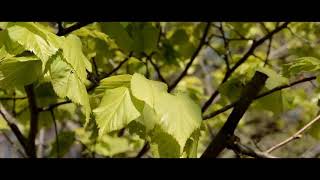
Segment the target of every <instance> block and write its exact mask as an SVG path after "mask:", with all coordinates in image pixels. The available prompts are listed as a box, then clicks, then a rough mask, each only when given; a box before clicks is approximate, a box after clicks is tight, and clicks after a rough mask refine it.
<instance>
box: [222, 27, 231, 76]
mask: <svg viewBox="0 0 320 180" xmlns="http://www.w3.org/2000/svg"><path fill="white" fill-rule="evenodd" d="M219 30H220V33H221V34H222V40H223V44H224V49H225V51H226V53H225V54H224V60H225V63H226V66H227V71H229V70H230V64H229V57H228V56H229V55H231V54H230V50H229V41H228V40H227V38H226V36H225V32H224V29H223V24H222V22H221V23H220V27H219Z"/></svg>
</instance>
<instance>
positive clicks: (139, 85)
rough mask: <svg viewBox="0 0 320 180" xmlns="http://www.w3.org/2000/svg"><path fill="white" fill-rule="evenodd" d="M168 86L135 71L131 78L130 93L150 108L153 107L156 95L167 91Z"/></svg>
mask: <svg viewBox="0 0 320 180" xmlns="http://www.w3.org/2000/svg"><path fill="white" fill-rule="evenodd" d="M167 89H168V86H167V85H166V84H165V83H162V82H157V81H152V80H148V79H146V78H145V77H144V76H143V75H141V74H138V73H135V74H134V75H133V76H132V79H131V91H132V95H133V96H134V97H136V98H137V99H139V100H141V101H144V102H145V103H146V104H148V105H149V106H150V107H151V108H154V107H155V101H156V98H157V95H158V94H160V93H162V92H167Z"/></svg>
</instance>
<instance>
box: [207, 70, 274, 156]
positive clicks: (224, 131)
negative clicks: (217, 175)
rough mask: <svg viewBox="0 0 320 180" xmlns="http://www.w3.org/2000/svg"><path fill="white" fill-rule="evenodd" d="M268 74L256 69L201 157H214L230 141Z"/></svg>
mask: <svg viewBox="0 0 320 180" xmlns="http://www.w3.org/2000/svg"><path fill="white" fill-rule="evenodd" d="M267 78H268V76H267V75H265V74H263V73H261V72H259V71H257V72H256V73H255V75H254V76H253V78H252V79H251V81H250V82H249V83H248V84H247V85H246V86H245V88H244V90H243V92H242V93H241V97H240V99H239V101H237V103H236V105H235V107H234V109H233V111H232V112H231V114H230V116H229V117H228V119H227V121H226V123H225V124H224V125H223V127H222V128H221V130H220V131H219V133H218V135H217V136H216V137H215V138H214V139H213V141H212V142H211V143H210V145H209V147H208V148H207V149H206V150H205V152H204V153H203V154H202V156H201V157H202V158H215V157H217V156H218V155H219V154H220V152H221V151H222V150H223V149H224V148H225V147H226V146H227V145H228V144H229V143H230V141H231V140H232V137H233V133H234V130H235V129H236V127H237V125H238V123H239V121H240V119H241V118H242V116H243V115H244V113H245V112H246V110H247V109H248V108H249V106H250V104H251V103H252V101H253V99H254V97H255V96H257V94H258V93H259V92H260V90H261V89H262V88H263V86H264V84H265V82H266V80H267Z"/></svg>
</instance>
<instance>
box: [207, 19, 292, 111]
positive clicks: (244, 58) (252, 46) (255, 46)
mask: <svg viewBox="0 0 320 180" xmlns="http://www.w3.org/2000/svg"><path fill="white" fill-rule="evenodd" d="M288 24H289V22H285V23H283V24H282V25H281V26H278V27H277V28H275V29H274V30H273V31H271V32H270V33H268V34H267V35H265V36H264V37H262V38H261V39H259V40H258V41H254V42H253V43H252V45H251V47H250V49H249V50H248V51H247V52H246V53H245V54H244V55H243V56H242V58H241V59H240V60H239V61H237V63H236V64H235V65H234V66H233V67H232V68H231V69H230V70H229V71H227V72H226V74H225V76H224V78H223V80H222V82H221V83H220V85H221V84H223V83H224V82H226V81H227V80H228V79H229V77H230V76H231V75H232V73H233V72H234V71H235V70H236V69H237V68H238V67H239V66H240V65H241V64H242V63H244V62H245V61H246V60H247V59H248V58H249V57H250V56H251V55H252V54H253V53H254V51H255V49H256V48H257V47H258V46H260V45H261V44H263V43H264V42H265V41H266V40H267V39H269V38H271V37H272V36H273V35H274V34H276V33H278V32H279V31H281V30H282V29H284V28H286V27H287V26H288ZM220 85H219V86H220ZM219 86H218V87H219ZM217 89H219V88H217ZM217 89H216V91H215V92H214V93H213V94H212V95H211V96H210V98H209V99H208V100H207V101H206V102H205V103H204V104H203V106H202V112H205V111H206V110H207V109H208V107H209V106H210V105H211V103H212V102H213V101H214V99H215V98H216V97H217V95H218V94H219V91H218V90H217Z"/></svg>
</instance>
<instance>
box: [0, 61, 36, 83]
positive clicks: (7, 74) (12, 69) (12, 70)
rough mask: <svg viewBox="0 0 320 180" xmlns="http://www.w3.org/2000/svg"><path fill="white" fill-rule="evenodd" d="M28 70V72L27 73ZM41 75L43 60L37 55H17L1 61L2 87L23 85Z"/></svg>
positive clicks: (0, 80)
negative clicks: (36, 56)
mask: <svg viewBox="0 0 320 180" xmlns="http://www.w3.org/2000/svg"><path fill="white" fill-rule="evenodd" d="M26 72H28V73H26ZM40 75H41V61H40V60H39V59H38V58H35V57H17V58H10V59H6V60H4V61H3V62H1V63H0V87H1V88H12V87H23V86H25V85H28V84H31V83H32V82H34V81H36V80H37V79H38V78H39V76H40Z"/></svg>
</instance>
